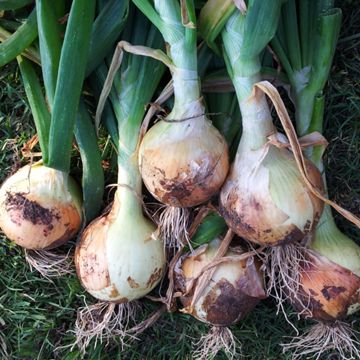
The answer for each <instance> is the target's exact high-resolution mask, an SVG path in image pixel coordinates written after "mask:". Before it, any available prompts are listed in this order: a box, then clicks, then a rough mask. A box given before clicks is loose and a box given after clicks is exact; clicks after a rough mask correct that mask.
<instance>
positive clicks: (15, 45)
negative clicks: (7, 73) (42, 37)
mask: <svg viewBox="0 0 360 360" xmlns="http://www.w3.org/2000/svg"><path fill="white" fill-rule="evenodd" d="M36 37H37V24H36V11H35V10H33V11H32V12H31V14H30V15H29V17H28V18H27V20H26V21H25V22H24V24H22V25H21V26H20V27H19V28H18V30H17V31H15V32H14V33H13V34H12V35H11V36H10V37H9V38H8V39H7V40H5V41H4V42H3V43H2V44H0V67H1V66H4V65H5V64H7V63H8V62H10V61H11V60H14V59H15V58H16V57H17V56H18V55H20V54H21V53H22V52H23V51H24V50H25V49H26V48H27V47H29V46H30V44H31V43H32V42H33V41H34V40H35V39H36Z"/></svg>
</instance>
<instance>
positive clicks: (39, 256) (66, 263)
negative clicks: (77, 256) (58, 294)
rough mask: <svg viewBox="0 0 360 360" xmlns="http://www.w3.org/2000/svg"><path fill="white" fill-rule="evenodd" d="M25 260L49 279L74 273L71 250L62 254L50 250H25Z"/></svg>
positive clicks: (31, 267)
mask: <svg viewBox="0 0 360 360" xmlns="http://www.w3.org/2000/svg"><path fill="white" fill-rule="evenodd" d="M25 260H26V262H27V263H28V264H29V266H30V269H31V271H32V270H34V269H35V270H36V271H38V272H39V273H40V274H41V275H42V276H43V277H44V278H46V279H48V280H51V278H55V277H60V276H65V275H69V274H73V273H74V268H73V266H72V258H71V256H70V252H68V253H66V254H61V253H59V252H55V251H49V250H25Z"/></svg>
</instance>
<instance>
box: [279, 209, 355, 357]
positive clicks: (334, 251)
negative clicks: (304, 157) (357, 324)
mask: <svg viewBox="0 0 360 360" xmlns="http://www.w3.org/2000/svg"><path fill="white" fill-rule="evenodd" d="M310 248H311V249H308V250H307V251H306V255H305V256H306V257H305V262H304V264H303V266H302V268H301V269H302V270H301V272H300V287H299V292H298V294H297V296H296V297H295V298H293V299H291V300H292V301H291V302H292V304H293V306H294V308H295V309H296V310H297V311H298V313H299V314H301V315H302V316H304V317H305V318H307V319H309V318H310V319H312V320H315V321H316V322H317V323H316V324H315V325H313V326H311V327H310V328H309V329H308V330H307V331H305V332H304V333H303V334H301V335H299V336H298V337H295V338H293V340H292V341H291V342H290V343H289V344H285V345H283V346H284V349H285V350H293V353H294V357H300V356H302V355H303V354H309V353H311V354H314V356H317V357H319V356H321V354H322V353H323V352H324V351H325V350H327V349H335V350H337V351H338V352H339V354H340V357H341V358H342V359H348V358H349V357H348V355H349V354H350V357H352V356H353V355H355V356H358V357H360V352H359V351H358V347H359V343H358V341H357V340H356V332H355V331H354V330H353V329H352V326H351V324H349V323H346V322H344V321H343V320H344V319H345V318H346V317H347V316H349V315H352V314H354V313H355V312H357V311H358V310H359V309H360V247H359V246H358V245H357V244H356V243H354V242H353V241H352V240H351V239H350V238H348V237H347V236H346V235H344V234H343V233H342V232H341V231H340V230H339V229H338V228H337V226H336V224H335V222H334V219H333V217H332V214H331V209H330V207H329V206H326V207H325V210H324V212H323V215H322V217H321V219H320V222H319V225H318V227H317V229H316V233H315V235H314V239H313V240H312V242H311V243H310ZM324 344H325V345H326V346H325V345H324Z"/></svg>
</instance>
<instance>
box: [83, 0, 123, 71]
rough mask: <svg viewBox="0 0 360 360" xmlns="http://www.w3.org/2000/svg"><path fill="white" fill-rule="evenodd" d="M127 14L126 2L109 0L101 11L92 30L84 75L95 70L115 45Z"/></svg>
mask: <svg viewBox="0 0 360 360" xmlns="http://www.w3.org/2000/svg"><path fill="white" fill-rule="evenodd" d="M128 13H129V1H128V0H121V1H119V0H110V1H108V2H107V3H106V5H105V6H104V8H103V9H102V10H101V12H100V14H99V15H98V17H97V18H96V20H95V22H94V25H93V29H92V34H91V45H90V50H89V55H88V63H87V68H86V75H89V74H90V73H91V72H93V71H94V70H95V68H96V67H97V66H98V65H99V64H100V63H101V62H102V60H103V59H104V58H105V56H106V55H107V54H108V52H109V50H110V49H111V48H112V46H113V45H114V44H115V42H116V40H117V39H118V38H119V35H120V33H121V31H122V30H123V28H124V26H125V24H126V20H127V17H128Z"/></svg>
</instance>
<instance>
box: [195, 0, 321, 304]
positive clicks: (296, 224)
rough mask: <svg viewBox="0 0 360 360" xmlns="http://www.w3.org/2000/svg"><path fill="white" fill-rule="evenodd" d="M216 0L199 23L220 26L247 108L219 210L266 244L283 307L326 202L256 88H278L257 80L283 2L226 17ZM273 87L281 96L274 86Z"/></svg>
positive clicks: (254, 4)
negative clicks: (316, 192)
mask: <svg viewBox="0 0 360 360" xmlns="http://www.w3.org/2000/svg"><path fill="white" fill-rule="evenodd" d="M216 4H217V2H216V0H215V1H208V2H207V3H206V5H205V7H204V8H203V9H202V13H201V17H200V24H201V28H200V30H201V32H202V34H203V36H204V37H205V38H206V39H214V38H215V35H211V32H214V33H215V34H216V33H218V34H220V33H221V39H222V44H223V45H222V46H223V52H224V58H225V60H226V62H227V68H228V72H229V75H230V77H231V79H232V82H233V84H234V87H235V91H236V94H237V97H238V101H239V104H240V110H241V115H242V136H241V140H240V144H239V147H238V149H237V153H236V157H235V160H234V163H233V165H232V167H231V170H230V173H229V176H228V177H227V180H226V182H225V184H224V186H223V187H222V189H221V193H220V211H221V213H222V215H223V216H224V218H225V220H226V222H227V224H228V225H229V227H230V228H231V229H232V230H233V231H234V232H235V233H236V234H238V235H239V236H242V237H243V238H245V239H246V240H248V241H250V242H252V243H253V244H257V245H261V246H262V247H263V249H264V248H266V250H265V251H266V252H267V256H266V258H267V260H266V268H267V272H268V275H269V276H270V277H269V279H270V282H269V285H268V291H270V290H271V289H273V288H275V291H276V292H275V296H276V297H277V298H278V300H279V306H280V307H281V308H282V304H283V300H284V298H287V297H288V296H290V295H293V294H296V289H297V288H298V282H299V281H298V278H297V277H298V275H297V272H296V269H297V268H298V267H299V264H300V263H301V261H302V253H301V248H302V247H303V246H302V245H301V242H303V241H304V238H305V237H306V236H307V235H308V234H310V233H311V231H312V230H313V229H314V228H315V226H316V224H317V222H318V219H319V217H320V215H321V212H322V208H323V203H322V201H321V200H319V199H318V198H317V197H316V196H315V195H313V193H312V192H311V191H310V189H309V188H308V186H307V184H306V183H305V181H304V179H303V176H302V173H301V172H300V170H299V169H298V163H297V160H296V158H295V157H294V155H293V154H292V152H291V151H289V150H288V149H287V148H286V147H283V146H281V145H279V143H277V141H275V142H274V141H272V140H271V139H279V138H280V137H281V135H280V134H279V133H278V132H277V130H276V128H275V126H274V125H273V121H272V116H271V113H270V109H269V106H268V103H267V101H266V98H265V95H264V94H262V91H259V90H258V88H255V86H261V87H262V88H264V87H265V88H266V87H267V88H272V87H270V86H269V85H268V83H267V84H265V83H264V84H265V86H262V85H257V84H260V81H261V74H260V69H261V64H260V55H261V53H262V52H263V51H264V49H265V47H266V46H267V44H268V43H269V41H270V40H271V39H272V37H273V36H274V35H275V32H276V29H277V25H278V19H279V16H280V11H281V6H282V1H273V2H266V4H265V3H263V2H262V1H258V0H250V1H248V2H247V3H246V4H247V6H246V8H242V9H241V10H239V9H237V8H236V7H235V6H233V5H231V7H232V8H233V11H232V12H231V13H230V14H229V12H228V11H225V10H226V9H224V17H227V20H226V22H225V21H224V19H223V18H222V17H219V15H218V14H217V15H216V16H215V15H213V12H211V11H209V9H211V8H212V7H213V6H215V5H216ZM221 25H222V27H221ZM214 44H215V45H216V43H214ZM212 46H214V45H212ZM271 92H272V93H273V96H274V97H275V98H278V94H277V93H276V90H274V89H272V90H271ZM279 104H280V103H279V102H278V104H276V102H275V105H278V106H279ZM285 112H286V110H285ZM290 125H291V124H290ZM287 128H289V125H288V126H287ZM285 130H286V128H285ZM304 166H305V167H306V171H307V174H308V177H309V178H310V179H311V182H312V183H313V184H315V185H316V187H317V188H320V189H321V187H322V182H321V176H320V173H319V171H318V170H317V169H316V167H315V166H314V165H313V164H311V163H310V162H309V161H306V163H305V164H304ZM279 283H280V290H276V289H277V287H275V285H279ZM284 289H286V290H284Z"/></svg>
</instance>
